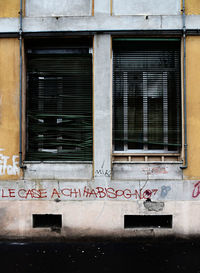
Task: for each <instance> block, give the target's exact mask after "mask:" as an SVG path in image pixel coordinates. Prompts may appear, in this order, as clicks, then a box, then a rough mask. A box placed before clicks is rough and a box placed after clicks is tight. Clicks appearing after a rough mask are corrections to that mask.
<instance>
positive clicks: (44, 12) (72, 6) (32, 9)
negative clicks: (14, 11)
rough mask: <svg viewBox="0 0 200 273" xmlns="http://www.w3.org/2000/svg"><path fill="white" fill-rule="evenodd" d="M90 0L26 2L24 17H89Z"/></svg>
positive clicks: (90, 9) (33, 0) (36, 0)
mask: <svg viewBox="0 0 200 273" xmlns="http://www.w3.org/2000/svg"><path fill="white" fill-rule="evenodd" d="M91 14H92V0H58V1H55V0H43V1H41V0H26V16H30V17H40V16H90V15H91Z"/></svg>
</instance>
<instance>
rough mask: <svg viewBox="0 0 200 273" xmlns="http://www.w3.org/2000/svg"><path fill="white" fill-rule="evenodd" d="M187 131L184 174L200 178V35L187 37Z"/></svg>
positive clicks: (192, 177)
mask: <svg viewBox="0 0 200 273" xmlns="http://www.w3.org/2000/svg"><path fill="white" fill-rule="evenodd" d="M186 48H187V50H186V56H187V59H186V74H187V78H186V81H187V131H188V168H187V169H186V170H185V171H184V175H185V176H186V177H187V178H188V179H199V178H200V168H199V163H200V153H199V151H200V141H199V134H200V118H199V117H200V92H199V86H200V51H199V48H200V37H187V43H186Z"/></svg>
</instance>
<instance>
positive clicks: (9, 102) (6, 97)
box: [0, 38, 19, 180]
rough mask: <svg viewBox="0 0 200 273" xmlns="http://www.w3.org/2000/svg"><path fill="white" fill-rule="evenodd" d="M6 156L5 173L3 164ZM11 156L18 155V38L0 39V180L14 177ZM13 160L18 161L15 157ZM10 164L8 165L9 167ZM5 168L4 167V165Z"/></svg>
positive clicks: (15, 176)
mask: <svg viewBox="0 0 200 273" xmlns="http://www.w3.org/2000/svg"><path fill="white" fill-rule="evenodd" d="M5 156H8V157H9V158H7V162H6V165H7V168H9V170H8V171H7V169H6V171H5V175H2V173H3V171H2V168H3V165H4V164H5ZM13 156H19V40H18V39H13V38H12V39H11V38H10V39H9V38H8V39H5V38H1V39H0V180H5V179H9V180H10V179H16V178H17V177H18V175H8V172H12V166H13V162H12V160H13ZM15 161H17V162H18V161H19V158H16V159H15ZM9 166H10V167H9ZM4 170H5V167H4Z"/></svg>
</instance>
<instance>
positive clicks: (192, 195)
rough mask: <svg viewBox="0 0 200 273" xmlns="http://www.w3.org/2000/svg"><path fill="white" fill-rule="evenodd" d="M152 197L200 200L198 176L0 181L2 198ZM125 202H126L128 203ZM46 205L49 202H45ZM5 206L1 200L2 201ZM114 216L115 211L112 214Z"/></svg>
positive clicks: (96, 199)
mask: <svg viewBox="0 0 200 273" xmlns="http://www.w3.org/2000/svg"><path fill="white" fill-rule="evenodd" d="M148 198H150V199H151V200H152V201H158V202H161V201H162V202H165V201H170V202H171V201H188V202H197V203H198V202H200V181H197V180H162V179H160V180H159V179H158V180H134V181H124V180H116V181H114V180H111V181H110V182H109V183H108V181H107V180H106V179H105V178H102V179H96V181H95V182H94V181H78V180H77V179H76V180H73V179H72V180H66V181H65V180H53V181H52V180H39V179H38V180H19V181H1V182H0V201H3V200H4V201H5V200H8V201H12V202H14V201H17V200H18V201H25V203H26V201H28V200H30V201H35V202H36V203H37V201H44V203H45V202H46V201H52V202H53V201H57V200H60V201H62V202H64V203H65V202H66V201H75V202H77V201H91V202H104V201H109V202H110V203H111V205H112V201H126V202H131V203H134V202H138V201H145V200H146V199H148ZM126 202H125V203H126ZM44 206H45V204H44ZM0 207H1V202H0ZM111 216H112V215H111Z"/></svg>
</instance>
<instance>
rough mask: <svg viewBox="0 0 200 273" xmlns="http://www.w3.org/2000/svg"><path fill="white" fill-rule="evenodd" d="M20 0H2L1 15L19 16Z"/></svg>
mask: <svg viewBox="0 0 200 273" xmlns="http://www.w3.org/2000/svg"><path fill="white" fill-rule="evenodd" d="M19 10H20V1H19V0H0V17H18V16H19V14H18V12H19Z"/></svg>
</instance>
